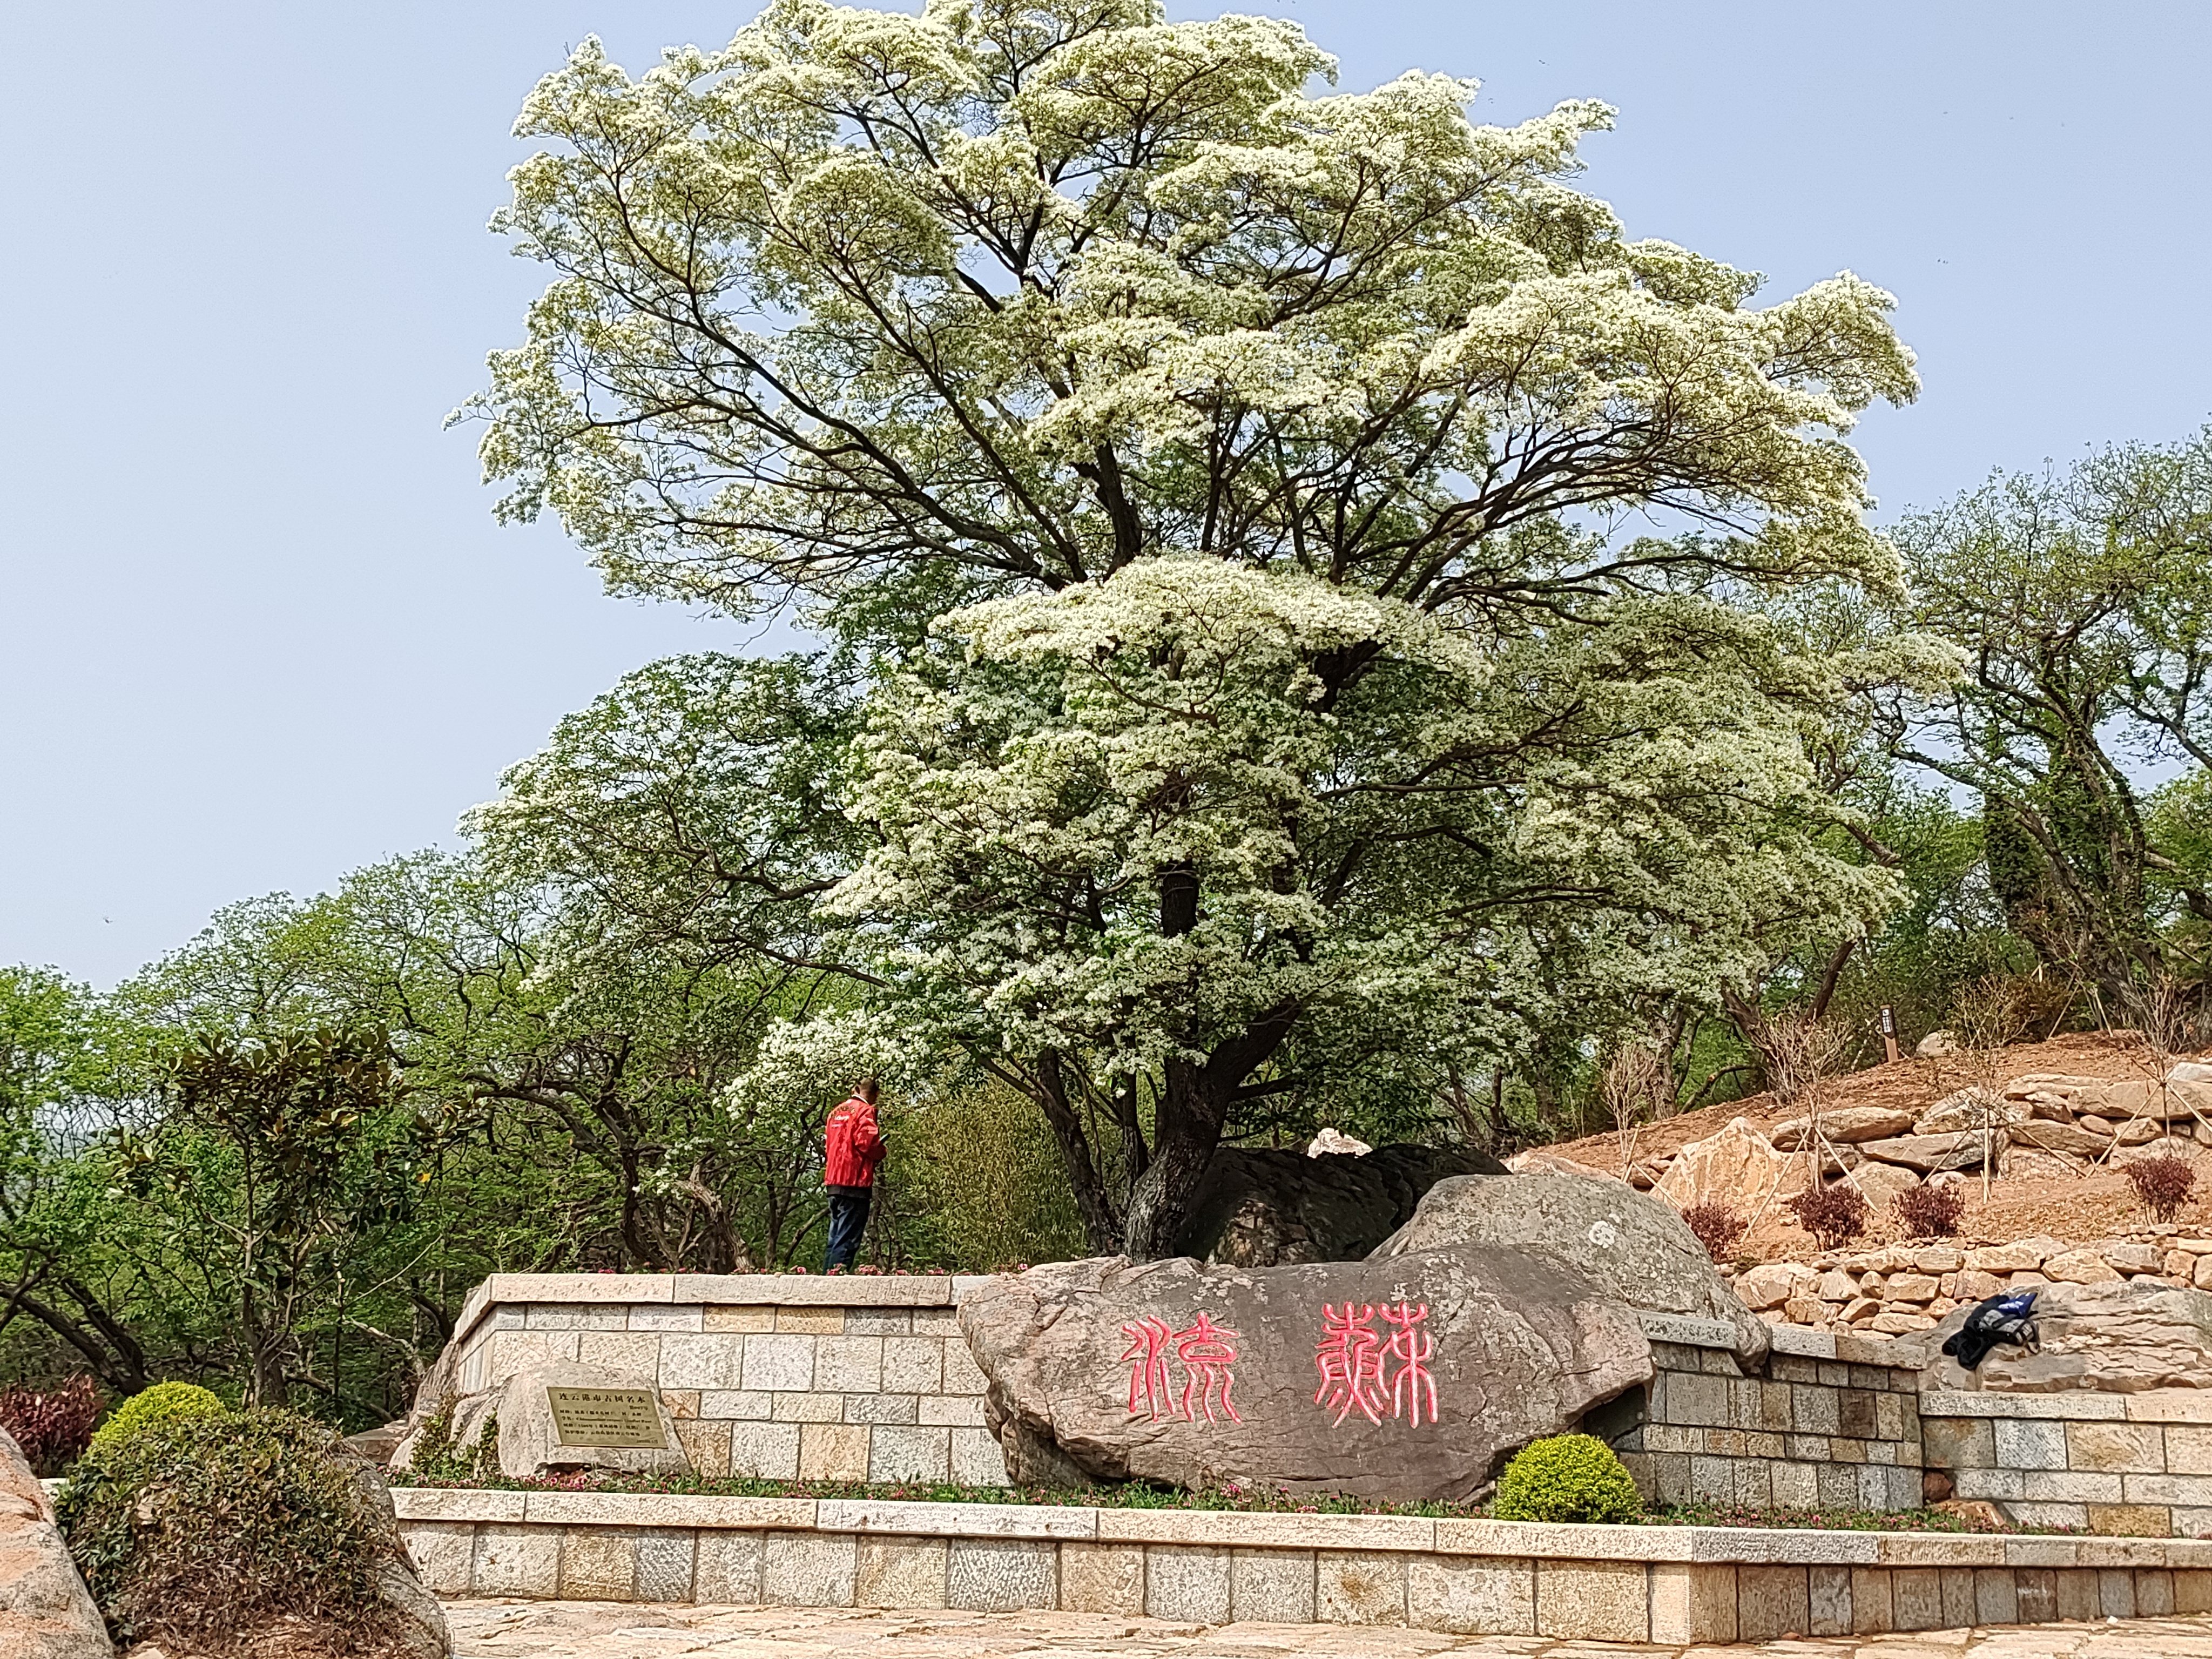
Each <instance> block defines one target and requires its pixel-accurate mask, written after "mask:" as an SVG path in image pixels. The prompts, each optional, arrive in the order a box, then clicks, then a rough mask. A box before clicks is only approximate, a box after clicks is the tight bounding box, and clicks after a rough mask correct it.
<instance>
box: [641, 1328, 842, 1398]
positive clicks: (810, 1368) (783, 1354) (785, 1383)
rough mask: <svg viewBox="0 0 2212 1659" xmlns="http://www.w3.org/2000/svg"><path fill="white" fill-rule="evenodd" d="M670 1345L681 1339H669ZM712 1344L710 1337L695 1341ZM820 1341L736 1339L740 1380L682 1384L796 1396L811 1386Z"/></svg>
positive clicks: (664, 1359) (784, 1336)
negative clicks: (739, 1345) (741, 1370)
mask: <svg viewBox="0 0 2212 1659" xmlns="http://www.w3.org/2000/svg"><path fill="white" fill-rule="evenodd" d="M668 1340H669V1341H670V1342H671V1343H678V1342H682V1341H684V1340H685V1339H684V1338H683V1337H671V1338H669V1339H668ZM697 1340H701V1341H714V1340H716V1339H714V1338H712V1337H702V1338H699V1339H697ZM817 1340H820V1339H818V1338H816V1337H812V1336H805V1335H800V1334H796V1333H786V1332H780V1331H779V1332H774V1333H770V1334H764V1335H754V1336H744V1337H740V1338H738V1341H740V1342H743V1343H744V1373H743V1378H742V1380H741V1381H740V1380H738V1379H737V1378H732V1379H730V1380H729V1381H726V1382H725V1381H720V1380H717V1381H714V1382H712V1383H696V1384H686V1385H685V1386H687V1387H698V1388H708V1389H731V1388H744V1389H769V1391H771V1392H773V1393H778V1394H784V1393H797V1392H799V1391H802V1390H805V1389H811V1388H812V1387H813V1386H814V1345H815V1343H816V1342H817ZM660 1363H661V1367H662V1378H661V1380H662V1383H663V1385H664V1386H666V1385H667V1375H666V1371H667V1365H668V1356H667V1355H666V1354H665V1353H664V1354H662V1356H661V1360H660Z"/></svg>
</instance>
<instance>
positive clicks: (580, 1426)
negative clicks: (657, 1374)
mask: <svg viewBox="0 0 2212 1659" xmlns="http://www.w3.org/2000/svg"><path fill="white" fill-rule="evenodd" d="M545 1403H546V1405H547V1407H550V1409H551V1411H552V1413H553V1431H554V1432H555V1433H556V1435H558V1436H559V1437H560V1439H561V1443H562V1445H564V1446H597V1447H600V1448H602V1449H606V1448H612V1449H632V1448H649V1449H652V1450H653V1451H666V1450H667V1449H668V1437H667V1436H666V1435H665V1434H664V1433H662V1432H661V1428H660V1408H659V1402H658V1401H655V1400H654V1399H653V1390H652V1389H556V1388H548V1389H546V1390H545Z"/></svg>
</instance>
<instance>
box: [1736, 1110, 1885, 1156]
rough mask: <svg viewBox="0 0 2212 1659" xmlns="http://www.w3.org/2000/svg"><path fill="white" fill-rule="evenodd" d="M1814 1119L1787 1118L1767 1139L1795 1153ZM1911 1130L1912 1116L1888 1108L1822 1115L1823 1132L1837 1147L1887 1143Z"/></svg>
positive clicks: (1802, 1143) (1837, 1111) (1777, 1125)
mask: <svg viewBox="0 0 2212 1659" xmlns="http://www.w3.org/2000/svg"><path fill="white" fill-rule="evenodd" d="M1812 1127H1813V1120H1812V1118H1811V1117H1810V1116H1809V1115H1808V1116H1806V1117H1793V1118H1787V1119H1784V1121H1782V1122H1780V1123H1778V1124H1776V1125H1775V1126H1774V1128H1773V1131H1772V1133H1770V1134H1769V1135H1768V1136H1767V1139H1769V1140H1770V1141H1771V1142H1772V1143H1773V1144H1774V1149H1775V1151H1777V1152H1796V1151H1799V1150H1800V1149H1801V1148H1802V1147H1803V1146H1804V1145H1805V1139H1806V1136H1807V1135H1808V1133H1810V1132H1811V1129H1812ZM1911 1127H1912V1114H1911V1113H1910V1112H1904V1111H1899V1110H1896V1109H1893V1108H1891V1107H1887V1106H1841V1107H1838V1108H1837V1109H1835V1110H1834V1111H1832V1112H1823V1113H1821V1114H1820V1133H1822V1134H1823V1135H1825V1136H1826V1137H1827V1139H1830V1140H1832V1141H1835V1142H1837V1143H1838V1145H1856V1144H1857V1142H1859V1141H1862V1140H1887V1139H1889V1138H1890V1137H1891V1136H1893V1135H1901V1134H1903V1133H1905V1131H1906V1130H1908V1129H1910V1128H1911Z"/></svg>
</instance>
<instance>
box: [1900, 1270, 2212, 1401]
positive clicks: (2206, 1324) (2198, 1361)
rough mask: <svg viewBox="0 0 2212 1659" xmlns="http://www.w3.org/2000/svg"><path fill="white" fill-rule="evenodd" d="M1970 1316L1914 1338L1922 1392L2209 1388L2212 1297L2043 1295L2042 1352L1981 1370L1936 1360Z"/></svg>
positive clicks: (1996, 1359) (2151, 1292) (2004, 1358)
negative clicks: (1952, 1335)
mask: <svg viewBox="0 0 2212 1659" xmlns="http://www.w3.org/2000/svg"><path fill="white" fill-rule="evenodd" d="M1971 1311H1972V1308H1971V1305H1969V1306H1966V1307H1961V1308H1959V1309H1958V1310H1955V1311H1954V1312H1952V1313H1950V1314H1948V1315H1947V1316H1945V1317H1944V1319H1943V1320H1942V1322H1941V1323H1940V1324H1939V1325H1937V1326H1936V1328H1935V1329H1934V1330H1932V1331H1930V1332H1929V1333H1928V1334H1927V1336H1926V1337H1924V1338H1916V1339H1915V1342H1916V1344H1917V1346H1916V1348H1915V1350H1914V1351H1913V1352H1914V1355H1915V1357H1916V1358H1917V1363H1918V1364H1920V1365H1921V1366H1922V1367H1923V1370H1922V1372H1921V1387H1922V1388H1923V1389H1929V1390H1934V1389H1966V1390H1978V1391H1982V1392H1986V1393H1990V1394H2063V1393H2068V1392H2070V1391H2073V1390H2075V1389H2090V1390H2096V1391H2099V1392H2103V1393H2107V1394H2140V1393H2142V1392H2144V1391H2146V1390H2148V1389H2207V1388H2212V1294H2207V1293H2206V1292H2205V1291H2196V1290H2186V1291H2185V1290H2179V1289H2176V1288H2172V1287H2170V1286H2166V1285H2156V1284H2129V1283H2125V1282H2123V1281H2121V1280H2119V1279H2118V1278H2117V1277H2115V1278H2113V1279H2106V1280H2105V1281H2103V1282H2101V1283H2099V1284H2054V1285H2047V1286H2045V1287H2043V1288H2041V1289H2040V1290H2039V1291H2038V1293H2037V1297H2036V1309H2035V1311H2036V1324H2037V1328H2038V1332H2039V1336H2040V1339H2041V1348H2040V1352H2036V1353H2029V1352H2027V1351H2025V1350H2024V1349H2021V1348H2015V1347H2010V1346H1999V1347H1996V1348H1994V1349H1992V1350H1991V1351H1990V1357H1989V1358H1987V1359H1985V1360H1984V1361H1983V1362H1982V1365H1981V1368H1980V1370H1975V1371H1968V1370H1966V1369H1965V1368H1964V1367H1963V1366H1961V1365H1960V1364H1959V1363H1958V1361H1956V1360H1955V1359H1951V1358H1947V1357H1945V1356H1944V1355H1943V1354H1942V1352H1940V1350H1941V1348H1942V1343H1943V1341H1944V1340H1945V1339H1946V1338H1948V1336H1949V1335H1950V1334H1952V1333H1953V1332H1954V1331H1955V1330H1957V1329H1958V1328H1959V1327H1960V1326H1961V1325H1962V1324H1964V1323H1965V1322H1966V1316H1967V1315H1968V1314H1969V1313H1970V1312H1971Z"/></svg>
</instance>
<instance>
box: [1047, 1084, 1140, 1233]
mask: <svg viewBox="0 0 2212 1659" xmlns="http://www.w3.org/2000/svg"><path fill="white" fill-rule="evenodd" d="M1034 1076H1035V1079H1036V1085H1035V1088H1034V1091H1033V1093H1034V1095H1035V1097H1036V1103H1037V1105H1038V1106H1039V1107H1040V1108H1041V1109H1042V1110H1043V1112H1044V1117H1045V1121H1046V1122H1048V1123H1049V1124H1050V1125H1051V1126H1052V1133H1053V1138H1054V1139H1055V1140H1057V1141H1059V1143H1060V1159H1061V1161H1062V1162H1063V1163H1065V1164H1066V1166H1067V1181H1068V1185H1069V1187H1070V1188H1072V1189H1073V1192H1074V1194H1075V1209H1076V1213H1077V1214H1079V1215H1080V1216H1081V1217H1082V1218H1083V1231H1084V1236H1085V1237H1086V1238H1087V1239H1088V1240H1089V1241H1090V1244H1091V1249H1092V1250H1093V1251H1094V1252H1096V1253H1097V1255H1113V1254H1114V1253H1115V1251H1116V1250H1117V1249H1120V1248H1121V1218H1120V1217H1118V1216H1116V1215H1115V1213H1114V1200H1113V1199H1112V1198H1111V1197H1110V1196H1109V1194H1108V1193H1107V1191H1106V1182H1105V1178H1104V1176H1102V1175H1101V1174H1100V1173H1099V1170H1098V1164H1097V1159H1096V1158H1094V1157H1093V1156H1092V1154H1091V1137H1090V1136H1089V1135H1087V1134H1085V1133H1084V1130H1083V1117H1082V1115H1081V1114H1080V1113H1079V1112H1078V1111H1076V1109H1074V1108H1073V1106H1071V1105H1070V1104H1069V1103H1068V1099H1067V1079H1066V1073H1065V1072H1064V1071H1063V1070H1062V1068H1061V1065H1060V1051H1059V1050H1058V1049H1056V1048H1048V1049H1046V1050H1045V1051H1044V1052H1043V1053H1042V1054H1039V1055H1038V1056H1037V1062H1036V1073H1034Z"/></svg>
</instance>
